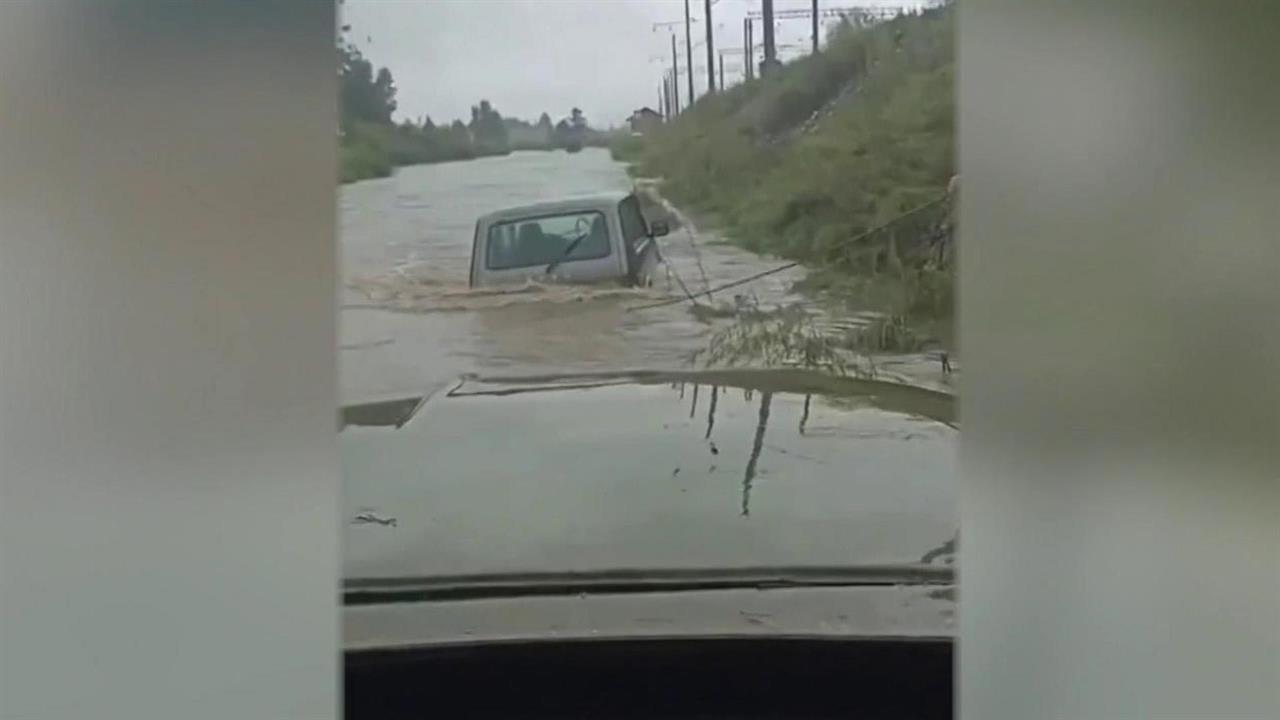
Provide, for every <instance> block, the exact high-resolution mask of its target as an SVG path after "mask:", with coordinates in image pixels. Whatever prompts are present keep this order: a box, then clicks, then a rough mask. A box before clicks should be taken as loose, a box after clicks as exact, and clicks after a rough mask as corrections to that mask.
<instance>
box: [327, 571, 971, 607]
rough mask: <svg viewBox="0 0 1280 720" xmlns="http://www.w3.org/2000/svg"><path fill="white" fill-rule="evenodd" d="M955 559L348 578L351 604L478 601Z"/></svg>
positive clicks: (875, 577)
mask: <svg viewBox="0 0 1280 720" xmlns="http://www.w3.org/2000/svg"><path fill="white" fill-rule="evenodd" d="M954 582H955V570H954V568H953V567H951V566H937V565H924V564H920V563H903V564H896V565H862V566H853V567H839V566H837V567H781V568H770V567H760V568H741V569H736V568H735V569H727V568H711V569H698V568H692V569H660V570H601V571H595V572H558V573H511V574H493V575H453V576H431V577H403V578H352V579H348V580H345V581H344V582H343V604H344V605H372V604H384V603H401V602H430V601H442V600H476V599H489V598H514V597H535V596H554V595H562V596H564V595H582V594H603V595H625V594H640V593H659V592H662V593H666V592H689V591H698V590H738V589H757V590H766V589H779V588H799V587H810V588H812V587H854V586H859V587H870V586H893V585H947V584H952V583H954Z"/></svg>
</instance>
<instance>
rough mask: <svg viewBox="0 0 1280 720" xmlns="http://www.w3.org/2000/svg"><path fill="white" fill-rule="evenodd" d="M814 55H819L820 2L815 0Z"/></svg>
mask: <svg viewBox="0 0 1280 720" xmlns="http://www.w3.org/2000/svg"><path fill="white" fill-rule="evenodd" d="M813 54H814V55H817V54H818V0H813Z"/></svg>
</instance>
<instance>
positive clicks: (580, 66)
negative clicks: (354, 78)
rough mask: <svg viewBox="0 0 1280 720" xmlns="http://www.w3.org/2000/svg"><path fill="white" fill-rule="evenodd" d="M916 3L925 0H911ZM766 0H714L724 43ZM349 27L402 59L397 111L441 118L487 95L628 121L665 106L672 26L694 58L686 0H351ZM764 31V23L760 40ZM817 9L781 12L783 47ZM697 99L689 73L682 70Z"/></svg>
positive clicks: (733, 59) (733, 60)
mask: <svg viewBox="0 0 1280 720" xmlns="http://www.w3.org/2000/svg"><path fill="white" fill-rule="evenodd" d="M907 2H908V4H915V3H914V2H913V1H911V0H907ZM851 4H858V5H872V4H882V5H883V4H898V3H894V2H885V0H820V1H819V7H823V8H826V7H831V8H834V7H839V6H845V5H851ZM809 5H810V0H775V2H774V6H775V8H776V9H779V10H781V9H784V8H807V7H809ZM689 8H690V14H691V15H692V16H693V17H695V18H697V19H698V22H697V23H695V24H694V25H693V42H694V45H695V47H694V52H693V55H694V72H695V75H694V86H695V91H696V93H697V94H699V95H700V94H702V93H703V92H705V91H706V85H707V78H706V69H705V60H706V48H705V47H703V46H702V43H703V40H704V33H705V30H704V25H703V24H702V22H701V21H702V15H703V0H689ZM759 9H760V0H718V1H717V2H716V3H715V4H714V5H713V6H712V17H713V23H714V28H715V40H716V46H717V48H719V47H724V48H726V49H728V48H741V46H742V19H743V17H744V16H745V14H746V12H747V11H748V10H759ZM342 13H343V22H345V23H348V24H350V25H351V32H350V33H349V34H348V38H349V39H350V40H351V41H353V42H355V44H356V45H357V46H359V48H360V49H361V51H363V52H364V53H365V55H366V56H367V57H368V58H369V59H370V61H371V62H373V63H374V65H375V66H384V65H385V66H386V67H388V68H390V70H391V73H392V75H393V76H394V77H395V80H396V87H397V89H398V92H397V95H396V98H397V100H398V101H399V111H398V112H397V118H405V117H410V118H415V119H416V118H417V117H418V116H420V115H430V116H431V118H432V120H434V121H435V122H437V123H439V122H441V121H445V122H447V121H450V120H453V119H455V118H463V119H466V118H468V117H469V116H470V108H471V106H472V105H474V104H475V103H477V102H478V101H479V100H480V99H481V98H484V99H487V100H489V101H490V102H491V103H493V105H494V107H495V108H497V109H498V111H499V112H501V113H502V114H503V115H508V116H516V117H522V118H525V119H528V120H536V119H537V117H538V115H539V114H541V113H542V112H543V111H544V110H545V111H546V112H548V113H550V114H551V116H552V118H553V119H558V118H560V117H563V116H564V115H567V114H568V112H569V109H570V108H572V107H574V106H577V107H580V108H582V110H583V112H585V113H586V115H587V119H588V121H590V123H591V124H592V125H593V126H596V127H607V126H608V125H610V124H621V123H622V122H623V121H625V120H626V118H627V116H628V115H630V114H631V111H632V110H635V109H636V108H638V107H641V106H643V105H648V106H650V107H653V108H655V109H656V108H657V104H658V91H659V88H660V87H661V84H662V79H661V78H662V73H663V72H664V71H665V70H666V69H667V68H669V67H670V65H671V36H670V30H675V31H677V32H678V34H677V39H678V43H677V44H678V47H679V53H680V60H679V62H680V67H681V69H682V73H683V68H684V66H685V58H684V54H685V45H684V26H683V23H682V24H681V25H679V26H674V27H672V28H671V29H670V30H669V29H667V28H658V29H656V30H655V29H653V23H655V22H667V21H676V20H679V21H683V19H684V1H683V0H346V3H345V5H343V7H342ZM761 38H762V34H761V29H760V27H759V24H758V22H757V26H756V43H755V44H756V46H757V52H758V51H759V45H760V42H761ZM808 38H809V22H808V20H785V21H780V22H779V23H778V43H779V44H782V45H787V44H796V45H797V46H798V47H796V48H783V49H782V50H781V51H780V55H781V57H783V58H784V59H786V58H787V57H790V56H793V55H796V54H800V53H803V52H807V51H808V42H809V40H808ZM741 68H742V65H741V58H740V56H737V55H728V54H726V56H725V82H726V84H732V83H734V82H736V81H738V80H739V79H740V78H741V75H742V70H741ZM680 88H681V91H680V93H681V94H680V99H681V102H682V103H684V102H685V96H686V93H687V89H686V80H685V79H684V78H683V75H682V78H681V81H680Z"/></svg>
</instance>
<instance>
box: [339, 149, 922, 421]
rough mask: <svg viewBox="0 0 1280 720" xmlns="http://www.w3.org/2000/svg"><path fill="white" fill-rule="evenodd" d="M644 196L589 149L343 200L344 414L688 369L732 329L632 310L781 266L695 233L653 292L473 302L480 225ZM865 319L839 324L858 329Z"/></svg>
mask: <svg viewBox="0 0 1280 720" xmlns="http://www.w3.org/2000/svg"><path fill="white" fill-rule="evenodd" d="M632 184H633V181H632V179H631V178H630V177H628V175H627V173H626V171H625V168H624V166H623V165H622V164H621V163H617V162H614V161H613V160H612V159H611V158H610V157H609V154H608V152H607V151H605V150H601V149H587V150H584V151H583V152H581V153H577V154H568V153H563V152H551V153H548V152H519V153H512V154H511V155H508V156H506V157H493V158H483V159H480V160H474V161H470V162H459V163H446V164H438V165H419V166H412V167H405V168H401V169H400V170H398V171H397V173H396V174H395V175H394V176H393V177H389V178H384V179H379V180H371V181H365V182H359V183H355V184H351V185H345V186H343V187H341V188H340V190H339V211H340V223H341V239H340V247H341V263H342V283H343V288H342V294H341V303H342V304H341V310H340V333H341V345H340V350H339V352H340V365H341V398H342V401H343V402H344V403H354V402H362V401H367V400H372V399H385V398H389V397H396V396H405V395H410V394H413V393H420V392H424V391H427V390H429V389H431V388H435V387H438V386H440V385H441V384H444V383H447V382H448V381H450V380H451V379H454V378H456V377H458V376H459V375H460V374H462V373H479V374H495V373H496V374H502V375H519V374H547V373H557V372H562V373H571V372H582V371H593V370H595V371H601V370H617V369H620V368H627V369H633V368H645V369H677V368H688V367H689V366H690V357H691V355H692V354H693V353H694V352H695V351H696V350H699V349H700V348H703V347H705V346H706V344H707V341H708V338H709V336H710V335H711V334H712V333H713V332H715V331H716V329H717V328H720V327H723V326H724V325H725V324H726V323H728V322H731V320H730V319H727V318H709V317H706V316H705V314H702V315H703V316H702V317H699V314H695V313H692V312H690V306H689V305H688V304H685V303H680V304H675V305H671V306H668V307H662V308H655V309H651V310H644V311H639V312H627V308H628V307H632V306H636V305H641V304H645V303H649V302H654V301H657V300H661V299H664V298H667V297H674V296H679V295H682V289H681V287H680V284H679V283H680V281H681V280H682V281H683V282H684V283H685V284H686V285H687V287H688V288H689V289H690V290H691V291H694V292H698V291H701V290H704V289H706V288H708V287H716V286H718V285H721V284H724V283H728V282H731V281H733V280H737V279H739V278H743V277H746V276H749V275H752V274H755V273H759V272H762V271H765V270H769V269H772V268H775V267H777V266H779V265H781V264H783V261H781V260H779V259H777V258H768V257H761V256H758V255H755V254H754V253H751V252H747V251H745V250H742V249H739V248H737V247H734V246H732V245H729V244H727V243H726V242H724V240H723V238H721V237H719V236H718V235H717V234H716V233H715V232H713V231H709V230H707V229H697V228H689V227H684V228H677V229H675V230H674V231H673V232H672V234H671V235H669V236H667V237H665V238H663V239H662V240H661V248H662V252H663V255H664V257H665V258H666V259H667V262H668V265H669V266H670V267H671V269H672V274H671V276H670V277H669V278H668V279H667V281H666V282H661V281H660V282H659V284H658V285H657V286H656V287H654V288H649V289H644V290H641V289H632V288H623V287H619V286H604V287H582V286H576V287H575V286H545V285H537V284H530V285H528V286H525V287H519V288H513V289H506V290H494V289H481V290H473V289H471V288H469V287H467V274H468V268H469V263H470V252H471V242H472V237H473V234H474V228H475V221H476V219H477V217H479V216H480V215H482V214H484V213H487V212H490V211H493V210H497V209H501V208H504V207H509V206H512V205H519V204H525V203H531V202H537V201H540V200H550V199H557V198H562V197H564V196H566V195H575V194H587V193H598V192H605V191H611V190H623V189H627V188H630V187H632ZM803 274H804V271H803V269H801V268H795V269H792V270H788V271H785V272H781V273H778V274H774V275H770V276H768V277H764V278H761V279H759V280H756V281H753V282H751V283H748V284H746V285H742V286H739V287H736V288H733V289H732V290H728V291H726V292H723V293H718V294H716V295H714V296H712V298H711V299H710V301H707V300H703V302H709V303H710V304H712V305H719V306H722V307H725V308H727V307H732V306H733V305H734V304H735V303H736V302H739V301H742V300H749V301H750V302H754V303H759V304H760V305H761V306H764V307H771V306H777V305H780V304H794V303H806V302H809V300H808V299H807V298H805V297H803V296H801V295H798V294H796V293H795V292H793V291H792V290H791V287H792V285H793V284H794V283H795V282H796V281H797V280H800V279H802V278H803ZM735 296H740V297H738V298H735ZM867 317H869V315H859V314H857V313H842V314H841V315H840V316H839V317H835V318H830V319H831V321H832V322H833V323H835V324H837V325H841V326H849V325H850V324H857V323H860V322H865V321H866V319H867ZM881 360H882V363H883V367H885V368H891V367H895V366H896V367H898V368H902V369H905V370H907V371H908V372H909V373H910V374H911V375H912V381H913V382H921V383H923V384H929V383H931V382H934V383H935V384H936V381H937V380H938V379H939V378H937V377H935V376H936V373H935V372H934V370H935V368H934V364H933V363H932V362H931V361H929V360H928V359H927V358H923V357H919V356H897V357H885V358H882V359H881Z"/></svg>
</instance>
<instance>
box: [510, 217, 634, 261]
mask: <svg viewBox="0 0 1280 720" xmlns="http://www.w3.org/2000/svg"><path fill="white" fill-rule="evenodd" d="M608 255H609V225H608V223H607V221H606V220H605V216H604V214H603V213H601V212H597V211H586V212H571V213H564V214H560V215H545V216H540V217H531V218H524V219H520V220H508V221H503V222H498V223H495V224H493V225H491V226H490V227H489V237H488V241H487V246H486V249H485V263H486V267H488V268H489V269H490V270H505V269H509V268H523V267H531V266H537V265H543V266H545V265H550V264H552V263H556V262H561V263H565V262H573V261H576V260H594V259H597V258H603V257H607V256H608Z"/></svg>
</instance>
